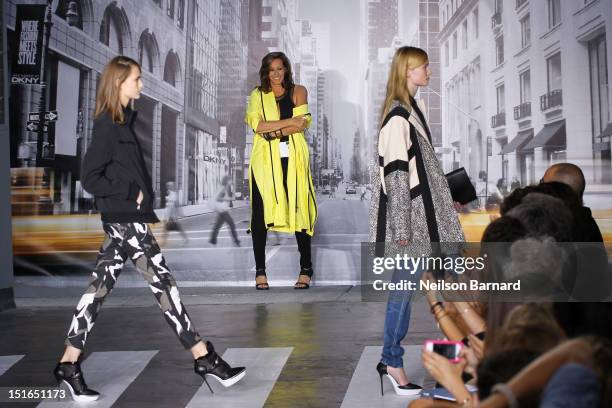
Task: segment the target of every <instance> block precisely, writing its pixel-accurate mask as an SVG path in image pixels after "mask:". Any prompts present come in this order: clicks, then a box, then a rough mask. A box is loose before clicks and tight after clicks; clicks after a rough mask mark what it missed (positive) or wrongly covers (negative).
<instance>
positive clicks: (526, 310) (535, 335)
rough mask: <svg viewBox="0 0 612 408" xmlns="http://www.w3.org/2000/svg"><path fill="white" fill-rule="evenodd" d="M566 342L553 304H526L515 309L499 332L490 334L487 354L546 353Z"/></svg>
mask: <svg viewBox="0 0 612 408" xmlns="http://www.w3.org/2000/svg"><path fill="white" fill-rule="evenodd" d="M564 338H565V333H564V332H563V329H562V328H561V326H559V323H557V321H556V320H555V316H554V313H553V310H552V305H551V304H550V303H525V304H522V305H520V306H517V307H515V308H514V309H512V311H511V312H510V313H509V314H508V316H507V317H506V320H505V321H504V322H503V324H502V325H501V327H500V328H499V329H498V330H497V331H496V332H491V333H489V332H487V340H486V345H485V349H486V354H487V355H489V354H493V353H499V352H502V351H506V350H513V349H517V348H520V349H525V350H529V351H534V352H537V353H544V352H546V351H548V350H550V349H551V348H553V347H555V346H556V345H557V344H558V343H559V342H560V341H561V340H563V339H564Z"/></svg>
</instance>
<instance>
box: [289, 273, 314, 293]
mask: <svg viewBox="0 0 612 408" xmlns="http://www.w3.org/2000/svg"><path fill="white" fill-rule="evenodd" d="M312 273H313V271H312V268H308V269H305V268H302V270H301V271H300V274H299V275H298V280H297V282H295V284H294V285H293V289H296V290H305V289H309V288H310V284H311V283H312ZM300 276H308V282H302V281H300Z"/></svg>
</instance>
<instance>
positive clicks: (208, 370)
mask: <svg viewBox="0 0 612 408" xmlns="http://www.w3.org/2000/svg"><path fill="white" fill-rule="evenodd" d="M206 350H208V354H206V355H205V356H203V357H200V358H198V359H196V360H195V361H194V363H193V365H194V367H193V369H194V371H195V373H196V374H198V375H199V376H200V377H202V379H203V380H204V382H205V383H206V385H207V386H208V389H209V390H210V392H211V393H212V394H214V391H213V390H212V388H211V386H210V384H209V383H208V381H207V380H206V376H211V377H212V378H214V379H215V380H217V381H219V382H220V383H221V385H223V386H224V387H226V388H227V387H231V386H232V385H234V384H236V383H237V382H238V381H240V380H242V378H243V377H244V375H245V374H246V368H244V367H230V365H229V364H227V362H225V360H223V359H222V358H221V357H220V356H219V355H218V354H217V352H215V348H214V347H213V345H212V343H211V342H209V341H207V342H206Z"/></svg>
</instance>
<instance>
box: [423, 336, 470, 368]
mask: <svg viewBox="0 0 612 408" xmlns="http://www.w3.org/2000/svg"><path fill="white" fill-rule="evenodd" d="M462 348H463V343H462V342H460V341H450V340H426V341H425V350H427V351H433V352H434V353H438V354H440V355H441V356H443V357H446V358H448V359H449V361H450V362H451V363H458V362H459V361H461V358H460V357H459V352H460V351H461V349H462Z"/></svg>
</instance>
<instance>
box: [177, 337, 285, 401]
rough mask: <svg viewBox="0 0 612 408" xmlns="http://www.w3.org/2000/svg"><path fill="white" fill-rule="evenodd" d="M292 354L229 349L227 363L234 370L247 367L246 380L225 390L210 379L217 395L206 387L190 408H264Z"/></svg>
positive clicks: (273, 349) (281, 349)
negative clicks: (236, 367) (211, 407)
mask: <svg viewBox="0 0 612 408" xmlns="http://www.w3.org/2000/svg"><path fill="white" fill-rule="evenodd" d="M292 351H293V347H267V348H230V349H227V350H226V351H225V353H224V354H223V359H224V360H226V361H227V362H228V363H229V364H230V365H232V366H245V367H246V369H247V372H246V375H245V377H244V378H243V379H242V380H241V381H240V382H239V383H238V384H235V385H234V386H232V387H231V389H229V390H225V389H223V386H221V384H219V383H218V382H217V381H216V380H214V379H212V378H210V376H209V377H208V382H209V384H210V385H211V387H212V388H213V390H214V391H215V394H211V393H210V391H209V390H208V387H207V386H206V384H202V386H201V387H200V388H199V390H198V391H197V392H196V394H195V395H194V396H193V398H192V399H191V401H190V402H189V404H188V405H187V408H195V407H204V406H214V407H215V408H235V407H240V408H260V407H263V406H264V404H265V402H266V399H267V398H268V395H269V394H270V391H272V388H273V387H274V384H275V383H276V380H277V379H278V376H279V375H280V373H281V371H282V369H283V366H284V365H285V363H286V362H287V359H288V358H289V355H291V352H292Z"/></svg>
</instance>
